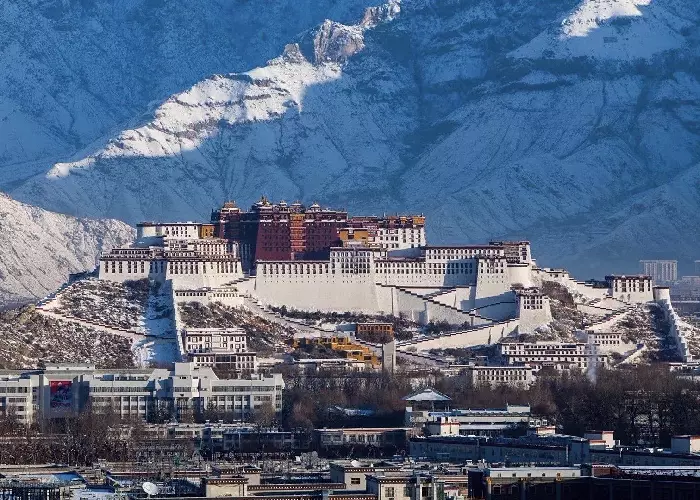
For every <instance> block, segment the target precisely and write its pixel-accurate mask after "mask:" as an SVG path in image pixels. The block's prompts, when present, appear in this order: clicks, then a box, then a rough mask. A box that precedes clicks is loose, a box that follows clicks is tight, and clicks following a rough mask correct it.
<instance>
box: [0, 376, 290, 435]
mask: <svg viewBox="0 0 700 500" xmlns="http://www.w3.org/2000/svg"><path fill="white" fill-rule="evenodd" d="M283 389H284V381H283V379H282V375H280V374H272V375H266V376H263V375H257V374H251V375H249V376H247V377H245V378H235V379H221V378H219V377H218V376H217V375H216V374H215V373H214V371H213V370H212V369H211V368H208V367H197V366H195V365H194V364H193V363H175V366H174V368H173V369H172V370H168V369H160V368H156V369H124V370H119V369H115V370H100V369H96V368H95V366H94V365H81V364H75V365H69V364H54V365H47V366H46V368H44V369H43V370H32V371H6V372H3V374H2V375H0V395H4V398H5V400H4V401H3V402H4V403H5V409H6V408H7V407H8V406H12V407H13V408H12V409H11V410H10V412H12V413H13V414H15V415H16V416H17V418H18V419H19V420H20V421H21V422H24V423H32V422H35V421H37V420H38V419H39V417H42V418H45V419H53V418H63V417H65V416H67V415H69V414H71V413H73V412H75V411H80V410H82V409H84V408H86V407H88V406H92V407H93V408H94V409H95V410H97V411H100V410H106V409H107V408H109V409H110V411H114V412H115V413H116V414H117V415H119V416H121V417H122V418H128V417H141V418H144V419H145V418H147V417H148V416H149V415H151V414H152V413H153V412H157V411H167V412H169V413H170V414H171V415H172V416H173V417H174V418H178V419H179V418H181V417H184V416H186V415H199V414H202V413H203V412H204V411H205V410H206V409H210V408H215V409H219V410H223V411H228V412H231V413H232V415H233V416H234V418H237V419H246V418H249V417H250V416H251V414H252V413H253V412H254V411H255V410H256V409H258V408H260V407H262V406H265V405H268V404H270V405H272V407H273V408H274V409H275V411H278V412H279V411H281V410H282V391H283ZM3 390H4V392H3ZM9 398H14V399H13V400H12V401H10V400H9ZM20 399H21V401H20Z"/></svg>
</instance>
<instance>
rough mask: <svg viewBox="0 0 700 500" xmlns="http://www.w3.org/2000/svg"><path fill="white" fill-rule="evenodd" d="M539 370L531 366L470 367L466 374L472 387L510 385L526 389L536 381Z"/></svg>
mask: <svg viewBox="0 0 700 500" xmlns="http://www.w3.org/2000/svg"><path fill="white" fill-rule="evenodd" d="M536 372H537V369H536V368H535V367H533V366H530V365H522V366H513V365H511V366H469V367H468V368H467V369H466V374H467V376H468V378H469V381H470V382H471V385H472V386H480V385H490V386H491V387H496V386H499V385H509V386H511V387H522V388H526V387H529V386H530V385H532V383H533V382H534V381H535V373H536Z"/></svg>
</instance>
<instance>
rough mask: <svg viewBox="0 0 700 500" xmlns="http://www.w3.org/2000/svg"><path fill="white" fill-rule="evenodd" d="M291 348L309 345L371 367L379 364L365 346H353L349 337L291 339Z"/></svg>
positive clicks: (379, 361)
mask: <svg viewBox="0 0 700 500" xmlns="http://www.w3.org/2000/svg"><path fill="white" fill-rule="evenodd" d="M291 345H292V347H293V348H295V349H297V348H300V347H306V346H310V345H321V346H324V347H327V348H328V349H332V350H334V351H338V352H342V353H343V357H344V358H346V359H354V360H357V361H364V362H366V363H370V364H372V366H373V367H378V366H379V365H380V364H381V360H380V359H379V357H378V356H377V355H376V354H374V353H372V351H370V349H369V348H368V347H366V346H363V345H359V344H355V343H353V342H352V339H351V338H350V337H340V336H335V335H334V336H331V337H313V338H301V339H293V340H292V341H291Z"/></svg>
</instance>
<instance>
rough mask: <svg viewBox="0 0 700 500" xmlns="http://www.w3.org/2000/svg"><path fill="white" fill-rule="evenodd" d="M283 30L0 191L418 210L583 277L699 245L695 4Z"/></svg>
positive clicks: (401, 12)
mask: <svg viewBox="0 0 700 500" xmlns="http://www.w3.org/2000/svg"><path fill="white" fill-rule="evenodd" d="M308 1H309V2H311V1H312V0H308ZM357 5H358V4H355V6H357ZM290 42H292V43H290V44H289V45H287V47H286V48H285V49H284V51H283V53H282V55H281V56H279V57H277V58H274V59H272V60H270V61H269V62H268V64H266V65H264V66H261V67H258V68H257V69H254V70H251V71H248V72H245V73H236V74H234V73H228V72H222V73H221V74H217V75H213V76H209V77H208V78H204V79H202V80H201V81H199V82H198V83H195V84H194V85H192V86H190V87H189V88H186V89H183V90H182V91H181V92H177V93H174V94H173V95H172V96H171V97H169V98H168V99H166V100H165V101H164V102H162V103H161V104H160V105H158V106H156V107H154V108H153V110H152V111H151V112H149V113H148V114H147V115H141V118H136V119H134V121H132V123H131V124H130V125H129V126H128V127H125V128H124V129H123V130H122V131H121V132H116V133H114V134H111V135H106V136H104V138H103V139H102V140H101V141H99V142H98V143H96V144H94V145H92V146H88V147H86V148H84V149H83V150H82V151H80V152H79V153H77V154H75V155H74V156H73V157H72V158H61V159H60V160H61V161H56V162H54V164H53V165H47V166H46V173H45V174H41V175H39V176H36V177H34V178H32V179H29V180H27V181H23V182H16V183H15V184H13V186H12V187H13V188H14V189H13V191H12V193H13V194H14V195H15V196H17V197H18V198H20V199H22V200H27V201H30V202H34V203H38V204H41V205H42V206H44V207H48V208H50V209H54V210H58V211H66V212H70V213H73V214H77V215H81V216H100V217H102V216H110V217H118V218H122V219H124V220H127V221H129V222H135V221H137V220H140V219H145V218H148V219H153V218H163V219H192V218H201V217H202V216H206V214H207V213H208V210H209V208H210V207H212V206H214V205H216V204H218V203H220V202H221V201H222V200H224V199H230V198H234V199H237V200H238V201H239V204H247V203H250V202H252V201H253V199H255V198H257V197H258V196H259V195H260V194H261V193H264V194H266V195H268V196H270V197H272V198H287V199H290V198H300V199H303V200H305V201H313V200H315V199H318V200H319V201H321V202H323V203H326V204H329V205H334V206H341V207H345V208H348V209H350V210H352V211H353V212H356V213H366V212H383V211H406V210H412V211H420V212H424V213H426V215H427V216H428V217H429V219H428V221H429V233H430V234H429V236H430V237H431V239H432V240H433V241H443V242H456V241H460V240H461V241H464V240H469V241H479V240H484V239H488V238H496V237H498V238H500V237H521V238H529V239H531V240H533V243H534V245H535V253H536V255H537V256H538V257H539V261H540V262H541V263H543V264H552V265H566V266H568V267H570V268H572V269H574V270H575V271H578V272H580V273H581V274H583V273H585V274H586V275H588V274H592V273H597V274H600V273H601V272H604V271H610V270H617V271H630V270H634V269H635V268H636V265H635V260H636V259H638V258H640V257H662V256H665V257H676V258H679V259H687V260H690V259H692V258H696V257H698V254H697V253H696V249H697V248H698V244H699V243H700V231H698V229H700V228H699V227H698V226H699V225H700V224H699V223H698V222H697V221H696V217H695V214H696V213H697V210H698V208H700V195H699V194H698V193H699V190H698V187H699V185H700V184H699V183H698V179H699V178H700V136H699V134H700V84H699V83H698V80H699V79H700V69H699V68H700V4H698V3H697V2H687V1H685V0H563V1H562V0H556V1H555V0H542V1H539V2H531V1H525V0H516V1H513V2H500V1H497V0H469V1H467V0H440V1H437V0H403V1H402V2H401V3H399V2H398V1H393V2H390V3H388V4H386V5H384V6H381V7H379V8H376V9H370V10H368V11H366V12H365V14H364V16H359V15H358V17H357V21H356V23H355V24H352V23H348V22H347V20H345V24H343V23H342V22H335V21H325V22H323V23H321V24H320V25H319V26H317V27H316V28H315V29H313V30H310V31H307V32H305V33H302V34H301V35H299V36H298V37H293V38H292V37H290ZM204 52H205V51H204ZM232 66H235V65H232ZM232 69H236V68H233V67H232ZM66 160H67V161H66ZM610 261H612V263H611V262H610ZM611 267H612V269H611Z"/></svg>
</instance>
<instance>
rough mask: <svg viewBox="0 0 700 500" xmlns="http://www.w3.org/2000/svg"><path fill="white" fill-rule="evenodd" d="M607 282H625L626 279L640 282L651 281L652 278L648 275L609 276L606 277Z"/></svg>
mask: <svg viewBox="0 0 700 500" xmlns="http://www.w3.org/2000/svg"><path fill="white" fill-rule="evenodd" d="M605 279H606V280H608V281H610V280H624V279H634V280H636V279H639V280H650V279H651V276H649V275H648V274H609V275H607V276H606V277H605Z"/></svg>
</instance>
